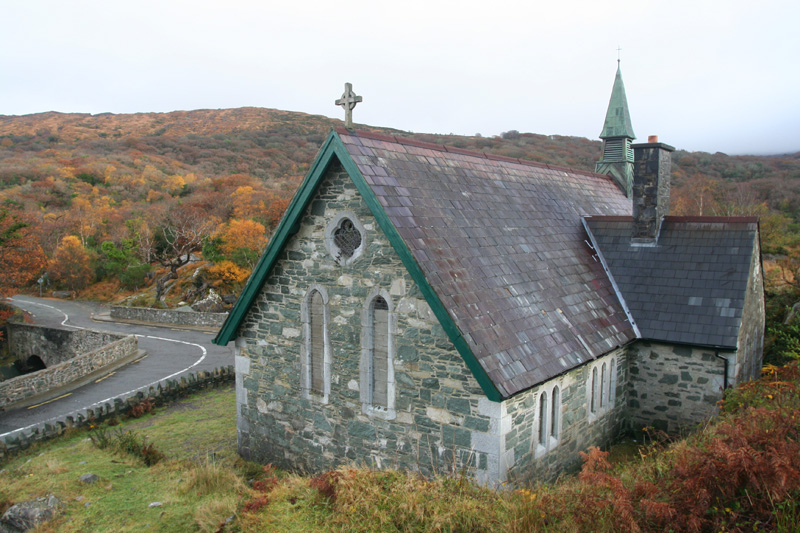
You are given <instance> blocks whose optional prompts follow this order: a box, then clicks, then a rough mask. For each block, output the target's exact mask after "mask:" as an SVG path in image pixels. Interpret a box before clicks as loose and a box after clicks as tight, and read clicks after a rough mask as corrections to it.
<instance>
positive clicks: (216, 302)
mask: <svg viewBox="0 0 800 533" xmlns="http://www.w3.org/2000/svg"><path fill="white" fill-rule="evenodd" d="M221 307H222V298H220V296H219V294H217V291H215V290H214V289H208V296H207V297H206V298H205V299H203V300H200V301H199V302H195V303H194V304H193V305H192V309H194V310H195V311H199V312H206V313H210V312H216V311H217V310H218V309H220V308H221Z"/></svg>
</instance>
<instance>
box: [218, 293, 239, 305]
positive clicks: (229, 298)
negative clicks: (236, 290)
mask: <svg viewBox="0 0 800 533" xmlns="http://www.w3.org/2000/svg"><path fill="white" fill-rule="evenodd" d="M238 299H239V298H238V297H237V296H236V295H235V294H226V295H225V296H223V297H222V301H223V303H225V304H226V305H233V304H235V303H236V300H238Z"/></svg>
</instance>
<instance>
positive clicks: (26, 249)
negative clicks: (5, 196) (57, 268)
mask: <svg viewBox="0 0 800 533" xmlns="http://www.w3.org/2000/svg"><path fill="white" fill-rule="evenodd" d="M33 233H34V228H33V227H32V226H31V225H30V224H29V222H28V221H27V219H26V218H25V216H24V214H23V213H21V212H18V211H17V210H11V209H8V208H0V298H7V297H10V296H13V295H14V294H15V293H16V292H17V291H18V290H19V289H20V288H21V287H24V286H25V285H27V284H29V283H31V282H32V281H33V280H34V279H36V276H38V275H39V273H40V272H41V271H42V269H43V268H44V266H45V265H46V264H47V259H46V258H45V255H44V252H43V251H42V248H41V246H39V244H38V240H37V239H36V238H35V237H34V236H33ZM10 315H11V312H10V311H8V310H5V309H0V325H2V324H4V323H5V321H6V319H7V318H8V317H9V316H10ZM0 339H2V332H0Z"/></svg>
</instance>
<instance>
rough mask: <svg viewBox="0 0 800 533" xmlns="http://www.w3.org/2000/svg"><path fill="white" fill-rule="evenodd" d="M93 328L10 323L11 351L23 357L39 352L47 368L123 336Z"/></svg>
mask: <svg viewBox="0 0 800 533" xmlns="http://www.w3.org/2000/svg"><path fill="white" fill-rule="evenodd" d="M123 337H124V335H118V334H114V333H108V332H105V331H94V330H91V329H71V328H51V327H46V326H39V325H36V324H23V323H19V322H13V323H11V322H10V323H9V324H8V347H9V353H10V355H12V356H13V357H16V358H17V359H19V360H20V361H23V362H25V361H27V360H28V358H29V357H31V356H34V355H36V356H39V358H40V359H41V360H42V361H43V362H44V364H45V366H46V367H47V368H50V367H51V366H53V365H57V364H59V363H62V362H64V361H68V360H70V359H73V358H74V357H76V356H78V355H81V354H85V353H87V352H90V351H92V350H95V349H97V348H100V347H101V346H105V345H106V344H109V343H111V342H114V341H117V340H119V339H121V338H123Z"/></svg>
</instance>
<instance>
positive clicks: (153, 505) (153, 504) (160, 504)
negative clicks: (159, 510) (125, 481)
mask: <svg viewBox="0 0 800 533" xmlns="http://www.w3.org/2000/svg"><path fill="white" fill-rule="evenodd" d="M162 505H163V504H162V503H161V502H153V503H151V504H150V505H148V507H161V506H162Z"/></svg>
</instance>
